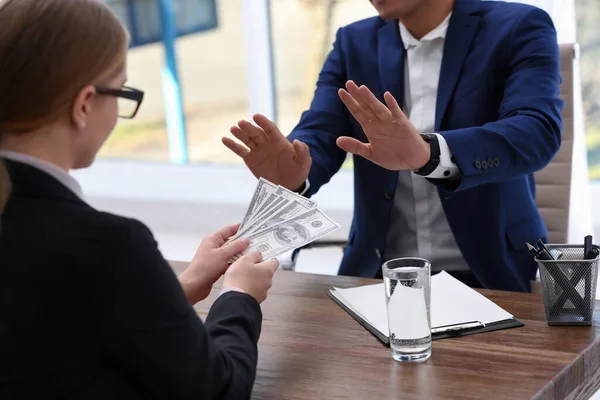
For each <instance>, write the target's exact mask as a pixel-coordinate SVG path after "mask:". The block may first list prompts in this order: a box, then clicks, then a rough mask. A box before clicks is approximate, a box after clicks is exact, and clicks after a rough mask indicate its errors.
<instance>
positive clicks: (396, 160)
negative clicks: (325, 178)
mask: <svg viewBox="0 0 600 400" xmlns="http://www.w3.org/2000/svg"><path fill="white" fill-rule="evenodd" d="M346 89H347V90H344V89H340V90H339V96H340V99H341V100H342V101H343V102H344V104H345V105H346V107H347V108H348V110H349V111H350V113H351V114H352V115H353V116H354V118H355V119H356V121H358V123H359V124H360V126H361V127H362V129H363V131H364V133H365V135H366V136H367V139H369V142H368V143H363V142H361V141H359V140H356V139H354V138H351V137H347V136H342V137H339V138H338V139H337V145H338V146H339V147H340V148H341V149H342V150H345V151H347V152H349V153H353V154H357V155H359V156H362V157H364V158H366V159H368V160H370V161H372V162H374V163H375V164H377V165H380V166H382V167H384V168H387V169H389V170H393V171H400V170H408V169H412V170H414V169H419V168H421V167H422V166H423V165H425V164H426V163H427V162H428V161H429V157H430V150H429V147H428V144H427V143H426V142H425V141H424V140H423V139H422V138H421V135H420V134H419V132H418V131H417V130H416V129H415V127H414V126H413V125H412V124H411V123H410V121H409V120H408V118H406V116H405V115H404V113H403V112H402V110H401V109H400V106H398V103H397V102H396V99H394V97H393V96H392V95H391V94H390V93H389V92H386V93H385V94H384V99H385V102H386V103H387V107H386V105H385V104H383V103H382V102H380V101H379V100H378V99H377V97H375V95H374V94H373V93H372V92H371V91H370V90H369V89H368V88H367V87H366V86H361V87H358V86H357V85H356V84H355V83H354V82H353V81H348V83H347V84H346Z"/></svg>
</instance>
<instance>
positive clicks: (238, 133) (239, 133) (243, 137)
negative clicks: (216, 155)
mask: <svg viewBox="0 0 600 400" xmlns="http://www.w3.org/2000/svg"><path fill="white" fill-rule="evenodd" d="M229 132H231V134H232V135H233V136H235V137H236V139H237V140H239V141H240V142H242V143H244V144H245V145H246V146H247V147H248V148H249V149H255V148H256V143H254V142H253V141H252V139H251V138H250V137H249V136H248V135H247V134H246V132H244V131H243V130H241V129H240V127H239V126H232V127H231V128H230V129H229Z"/></svg>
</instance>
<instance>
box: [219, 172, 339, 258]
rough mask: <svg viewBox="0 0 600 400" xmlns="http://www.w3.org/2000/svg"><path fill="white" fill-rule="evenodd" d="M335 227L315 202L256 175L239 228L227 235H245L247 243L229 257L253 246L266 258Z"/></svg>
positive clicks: (290, 249)
mask: <svg viewBox="0 0 600 400" xmlns="http://www.w3.org/2000/svg"><path fill="white" fill-rule="evenodd" d="M339 228H340V226H339V225H338V224H337V223H336V222H335V221H333V220H332V219H331V218H329V217H328V216H327V215H325V213H324V212H323V211H321V210H319V208H318V207H317V203H316V202H314V201H311V200H309V199H307V198H306V197H303V196H301V195H299V194H297V193H294V192H292V191H289V190H287V189H286V188H284V187H281V186H278V185H275V184H273V183H271V182H269V181H267V180H266V179H263V178H260V179H259V181H258V184H257V185H256V190H255V191H254V195H253V196H252V201H251V202H250V206H249V207H248V210H247V211H246V215H245V217H244V220H243V221H242V224H241V226H240V229H239V230H238V232H237V233H236V234H235V236H233V237H232V238H231V239H230V240H234V239H239V238H244V237H245V238H248V239H250V247H249V248H248V249H246V250H245V251H244V252H243V253H242V254H239V255H237V256H236V257H234V258H233V259H232V260H231V261H234V260H237V259H238V258H239V257H240V256H241V255H243V254H246V253H248V252H251V251H257V250H258V251H260V252H261V253H262V255H263V260H269V259H272V258H275V257H277V256H279V255H281V254H283V253H286V252H289V251H292V250H294V249H297V248H300V247H302V246H304V245H306V244H308V243H310V242H313V241H315V240H317V239H320V238H322V237H324V236H326V235H329V234H330V233H332V232H334V231H336V230H337V229H339Z"/></svg>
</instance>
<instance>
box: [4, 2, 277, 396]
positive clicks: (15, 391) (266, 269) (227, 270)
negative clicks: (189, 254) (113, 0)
mask: <svg viewBox="0 0 600 400" xmlns="http://www.w3.org/2000/svg"><path fill="white" fill-rule="evenodd" d="M0 26H1V27H2V29H0V93H1V96H0V158H1V159H2V160H3V162H1V163H0V215H1V222H2V224H1V225H0V398H2V399H22V398H27V399H29V398H36V399H38V398H39V399H41V398H44V399H49V398H81V399H84V398H85V399H91V398H98V399H121V398H126V399H138V398H143V399H148V398H168V399H178V398H193V399H229V398H235V399H238V398H248V397H250V393H251V389H252V385H253V382H254V378H255V373H256V362H257V341H258V337H259V333H260V329H261V320H262V315H261V311H260V306H259V303H260V302H262V301H263V300H264V299H265V298H266V295H267V291H268V289H269V288H270V286H271V283H272V276H273V274H274V272H275V270H276V268H277V262H276V261H268V262H260V259H261V255H260V254H258V253H254V254H250V255H248V256H245V257H242V258H241V259H240V260H239V261H237V262H236V263H234V264H232V265H228V263H227V260H229V259H230V258H231V257H232V256H233V255H234V254H237V253H238V252H239V251H241V250H244V249H245V248H246V247H247V246H248V243H247V242H243V241H237V242H232V243H231V244H228V245H224V243H225V240H226V239H227V238H228V237H230V236H231V235H232V234H233V233H234V232H235V230H236V227H235V226H233V227H227V228H224V229H222V230H221V231H219V232H217V233H215V234H213V235H211V236H210V237H208V238H206V239H205V240H204V241H203V242H202V243H201V244H200V247H199V249H198V252H197V254H196V256H195V257H194V259H193V261H192V263H191V264H190V266H189V268H188V269H187V270H186V271H185V272H184V273H183V274H182V275H181V276H180V277H179V279H178V278H177V277H176V276H175V275H174V274H173V272H172V270H171V269H170V268H169V265H168V264H167V262H166V261H165V260H164V259H163V257H162V256H161V254H160V252H159V251H158V248H157V244H156V242H155V241H154V239H153V237H152V234H151V233H150V232H149V230H148V229H147V228H146V227H145V226H144V225H143V224H142V223H140V222H137V221H135V220H131V219H127V218H123V217H119V216H115V215H111V214H108V213H103V212H100V211H97V210H95V209H94V208H92V207H91V206H89V205H88V204H86V202H85V199H84V197H83V195H82V193H81V189H80V187H79V185H78V184H77V182H76V181H75V180H74V179H73V178H72V177H71V176H70V175H69V174H68V171H69V170H71V169H75V168H85V167H88V166H89V165H90V164H91V163H92V162H93V160H94V158H95V156H96V153H97V152H98V150H99V149H100V147H101V146H102V144H103V143H104V141H105V140H106V139H107V137H108V136H109V135H110V133H111V131H112V129H113V128H114V126H115V124H116V121H117V118H118V116H122V117H126V118H132V117H134V116H135V113H136V112H137V109H138V107H139V105H140V104H141V102H142V99H143V92H141V91H139V90H137V89H133V88H129V87H127V86H125V84H126V80H127V77H126V55H127V48H128V35H127V32H126V31H125V29H124V28H123V26H122V25H121V24H120V23H119V21H118V19H117V18H116V17H115V15H114V14H113V13H112V12H111V10H110V9H109V8H108V7H107V6H106V5H105V4H104V3H103V2H102V1H100V0H1V1H0ZM223 274H224V281H223V289H222V291H221V294H220V296H219V298H218V299H217V300H216V302H215V303H214V305H213V306H212V308H211V310H210V313H209V314H208V317H207V318H206V322H205V323H203V322H202V321H201V320H200V319H199V318H198V316H197V315H196V313H195V312H194V310H193V308H192V305H193V304H194V303H196V302H198V301H200V300H202V299H204V298H206V297H207V296H208V294H209V293H210V290H211V287H212V284H213V283H214V282H215V281H216V280H217V279H218V278H219V277H220V276H221V275H223Z"/></svg>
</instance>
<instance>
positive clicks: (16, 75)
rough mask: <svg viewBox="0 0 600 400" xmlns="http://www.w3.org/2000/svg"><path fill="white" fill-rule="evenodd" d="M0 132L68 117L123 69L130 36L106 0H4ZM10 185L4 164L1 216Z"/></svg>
mask: <svg viewBox="0 0 600 400" xmlns="http://www.w3.org/2000/svg"><path fill="white" fill-rule="evenodd" d="M0 27H2V28H0V93H1V95H0V135H2V134H3V133H6V132H10V133H11V134H13V133H14V134H18V133H21V132H28V131H32V130H35V129H39V128H40V127H41V126H43V125H44V124H46V123H49V122H53V121H54V120H56V119H57V118H59V117H61V116H63V115H64V114H65V113H66V112H68V110H69V109H70V107H72V105H73V100H74V98H75V96H76V95H77V93H79V91H80V90H81V89H83V88H84V87H85V86H87V85H94V84H98V83H101V82H102V81H104V80H106V79H109V78H110V77H112V76H114V75H116V74H117V73H118V72H120V71H121V69H122V68H124V65H125V58H126V55H127V48H128V47H129V35H128V33H127V31H126V29H125V28H124V27H123V25H122V24H121V22H120V21H119V19H118V18H117V16H116V15H115V14H114V12H113V11H112V10H111V9H110V8H109V7H108V6H107V5H106V4H105V3H104V2H103V1H101V0H0ZM9 186H10V183H9V179H8V174H7V172H6V168H5V167H4V166H0V214H1V213H2V209H3V208H2V206H3V204H5V203H6V198H7V196H8V194H7V193H8V189H7V188H9Z"/></svg>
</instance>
